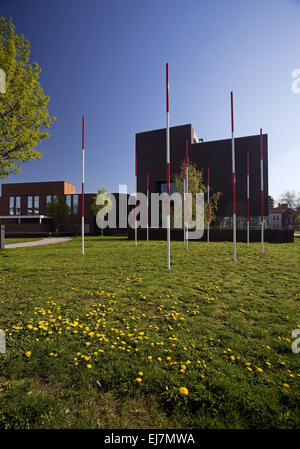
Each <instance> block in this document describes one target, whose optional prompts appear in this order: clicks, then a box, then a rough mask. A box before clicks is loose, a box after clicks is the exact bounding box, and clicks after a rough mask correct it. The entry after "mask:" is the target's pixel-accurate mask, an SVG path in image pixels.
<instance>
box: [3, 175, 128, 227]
mask: <svg viewBox="0 0 300 449" xmlns="http://www.w3.org/2000/svg"><path fill="white" fill-rule="evenodd" d="M58 194H61V195H64V196H65V198H66V203H67V205H68V206H69V209H70V212H69V215H68V217H66V219H65V220H64V221H63V223H62V224H61V225H60V232H61V233H62V234H63V233H66V234H80V233H81V208H82V202H81V194H77V193H76V188H75V185H74V184H71V183H69V182H66V181H54V182H26V183H11V184H2V192H1V197H0V224H5V232H6V235H26V234H28V235H29V234H37V235H38V234H39V235H48V234H50V233H54V232H55V228H54V224H53V220H52V219H51V218H50V217H48V216H47V215H46V208H47V204H48V203H49V202H50V201H51V198H52V197H53V196H55V195H58ZM113 195H114V197H115V200H116V206H117V211H118V209H119V197H120V195H119V194H118V193H115V194H113ZM95 196H96V193H86V194H85V195H84V205H85V207H84V215H85V232H86V233H95V232H98V231H99V230H98V228H97V225H96V217H95V215H94V214H93V212H92V209H91V207H92V203H93V199H94V197H95ZM126 200H127V195H126ZM118 215H119V214H118V213H117V214H116V225H117V228H118V224H119V221H118V220H119V216H118Z"/></svg>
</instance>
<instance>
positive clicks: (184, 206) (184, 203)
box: [183, 158, 186, 246]
mask: <svg viewBox="0 0 300 449" xmlns="http://www.w3.org/2000/svg"><path fill="white" fill-rule="evenodd" d="M185 184H186V182H185V158H184V160H183V242H184V246H185V220H186V198H185V189H186V186H185Z"/></svg>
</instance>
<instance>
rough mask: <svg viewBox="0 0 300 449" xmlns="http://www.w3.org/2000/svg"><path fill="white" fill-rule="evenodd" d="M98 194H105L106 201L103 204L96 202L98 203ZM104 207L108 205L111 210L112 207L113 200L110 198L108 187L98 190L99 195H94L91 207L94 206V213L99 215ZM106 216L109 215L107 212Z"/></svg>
mask: <svg viewBox="0 0 300 449" xmlns="http://www.w3.org/2000/svg"><path fill="white" fill-rule="evenodd" d="M98 195H104V197H105V199H104V203H103V204H101V205H99V204H96V203H97V196H98ZM104 207H108V210H111V208H112V202H111V199H110V197H109V195H108V192H107V191H106V189H104V188H102V189H98V190H97V195H96V196H94V198H93V203H92V207H91V208H92V211H93V214H94V215H97V213H98V212H99V210H101V209H103V208H104ZM106 216H107V214H106ZM106 216H105V217H106ZM105 217H104V218H105ZM101 235H103V228H102V229H101Z"/></svg>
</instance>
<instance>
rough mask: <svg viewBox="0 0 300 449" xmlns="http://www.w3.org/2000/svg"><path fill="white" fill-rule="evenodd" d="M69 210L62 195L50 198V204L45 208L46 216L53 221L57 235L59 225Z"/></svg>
mask: <svg viewBox="0 0 300 449" xmlns="http://www.w3.org/2000/svg"><path fill="white" fill-rule="evenodd" d="M69 212H70V208H69V206H68V205H67V203H66V199H65V197H64V196H63V195H61V194H59V195H56V196H53V197H52V198H51V201H50V203H48V204H47V207H46V215H48V217H51V218H52V219H53V223H54V225H55V229H56V232H57V233H59V225H60V224H61V223H62V222H63V221H64V219H65V218H66V217H67V216H68V215H69Z"/></svg>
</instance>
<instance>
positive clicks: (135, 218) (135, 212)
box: [134, 152, 138, 246]
mask: <svg viewBox="0 0 300 449" xmlns="http://www.w3.org/2000/svg"><path fill="white" fill-rule="evenodd" d="M137 189H138V188H137V153H136V152H135V209H134V243H135V246H137Z"/></svg>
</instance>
